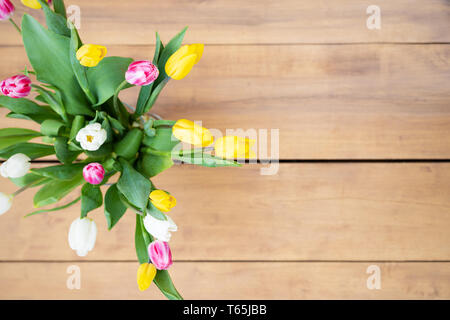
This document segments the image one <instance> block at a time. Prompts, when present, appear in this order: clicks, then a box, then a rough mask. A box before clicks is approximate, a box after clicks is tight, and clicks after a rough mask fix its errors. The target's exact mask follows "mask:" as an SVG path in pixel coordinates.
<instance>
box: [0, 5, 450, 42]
mask: <svg viewBox="0 0 450 320" xmlns="http://www.w3.org/2000/svg"><path fill="white" fill-rule="evenodd" d="M17 2H18V1H17ZM67 3H68V5H69V4H70V5H78V6H79V7H80V9H81V30H80V32H81V34H82V37H83V38H84V39H85V41H86V42H87V43H99V42H102V43H104V44H153V43H154V41H155V36H154V32H155V31H159V32H160V34H161V36H162V39H164V40H165V41H168V39H170V38H171V37H172V36H173V35H175V34H176V33H178V32H179V30H181V29H182V28H183V27H184V26H186V25H188V26H190V29H189V32H188V34H187V37H186V39H187V41H189V42H194V43H195V42H203V43H215V44H229V43H231V44H236V43H239V44H248V43H257V44H268V43H343V42H345V43H350V42H351V43H354V42H364V43H368V42H448V41H450V35H449V33H448V29H449V27H450V20H449V19H448V16H449V14H450V6H449V5H448V2H447V1H446V0H397V1H389V0H378V1H377V2H376V5H378V6H379V7H380V9H381V29H380V30H369V29H368V28H367V26H366V20H367V18H368V17H369V15H368V14H366V10H367V7H368V6H369V5H370V4H371V3H361V1H358V0H346V1H340V2H339V5H337V4H336V3H333V2H330V1H325V0H319V1H317V0H316V1H308V0H280V1H270V0H249V1H245V2H242V1H239V0H213V1H211V0H210V1H200V0H197V1H192V0H171V1H164V3H162V2H154V1H147V0H135V1H133V5H129V3H127V2H123V1H119V0H110V1H108V3H107V4H105V2H104V1H89V0H71V1H69V2H67ZM17 8H18V11H19V12H18V13H17V14H16V17H20V16H21V13H23V12H28V13H31V14H33V15H38V14H40V15H41V16H42V14H41V13H40V12H38V11H36V10H32V9H29V8H25V7H24V6H23V5H21V4H20V3H18V4H17ZM16 19H18V20H19V18H16ZM40 20H41V21H42V20H43V19H42V18H41V19H40ZM0 39H2V41H1V42H2V44H7V45H11V44H18V43H20V38H19V37H18V35H17V34H16V32H15V30H13V27H12V26H9V25H5V26H2V27H1V28H0Z"/></svg>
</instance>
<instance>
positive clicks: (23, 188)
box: [12, 177, 46, 197]
mask: <svg viewBox="0 0 450 320" xmlns="http://www.w3.org/2000/svg"><path fill="white" fill-rule="evenodd" d="M45 179H46V178H45V177H42V178H41V179H39V180H37V181H33V182H31V183H29V184H27V185H25V186H23V187H22V188H20V189H18V190H16V192H14V193H13V194H12V196H13V197H15V196H17V195H19V194H21V193H22V192H24V191H25V190H27V189H28V188H30V187H31V186H33V185H35V184H38V183H40V182H41V181H43V180H45Z"/></svg>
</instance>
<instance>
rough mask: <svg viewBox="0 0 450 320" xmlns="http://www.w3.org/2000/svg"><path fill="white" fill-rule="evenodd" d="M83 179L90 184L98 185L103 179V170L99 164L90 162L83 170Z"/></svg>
mask: <svg viewBox="0 0 450 320" xmlns="http://www.w3.org/2000/svg"><path fill="white" fill-rule="evenodd" d="M83 177H84V180H86V182H88V183H90V184H94V185H97V184H100V183H102V181H103V178H104V177H105V169H104V168H103V166H102V165H101V164H100V163H97V162H92V163H89V164H88V165H87V166H85V167H84V168H83Z"/></svg>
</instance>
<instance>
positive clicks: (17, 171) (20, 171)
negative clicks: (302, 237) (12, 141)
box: [0, 153, 31, 178]
mask: <svg viewBox="0 0 450 320" xmlns="http://www.w3.org/2000/svg"><path fill="white" fill-rule="evenodd" d="M30 160H31V159H30V158H29V157H28V156H27V155H25V154H23V153H16V154H15V155H13V156H12V157H10V158H9V159H8V160H7V161H5V162H3V164H2V165H1V166H0V174H1V175H2V176H3V177H5V178H21V177H23V176H24V175H26V174H27V172H28V170H30V166H31V164H30Z"/></svg>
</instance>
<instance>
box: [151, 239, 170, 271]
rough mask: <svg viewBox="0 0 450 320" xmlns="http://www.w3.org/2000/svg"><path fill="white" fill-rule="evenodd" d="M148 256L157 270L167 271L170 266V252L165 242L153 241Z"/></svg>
mask: <svg viewBox="0 0 450 320" xmlns="http://www.w3.org/2000/svg"><path fill="white" fill-rule="evenodd" d="M148 256H149V257H150V260H151V262H152V263H153V265H154V266H155V267H156V269H158V270H167V269H169V267H170V266H171V265H172V252H171V251H170V247H169V244H168V243H167V242H164V241H161V240H155V241H153V242H152V243H150V244H149V246H148Z"/></svg>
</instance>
